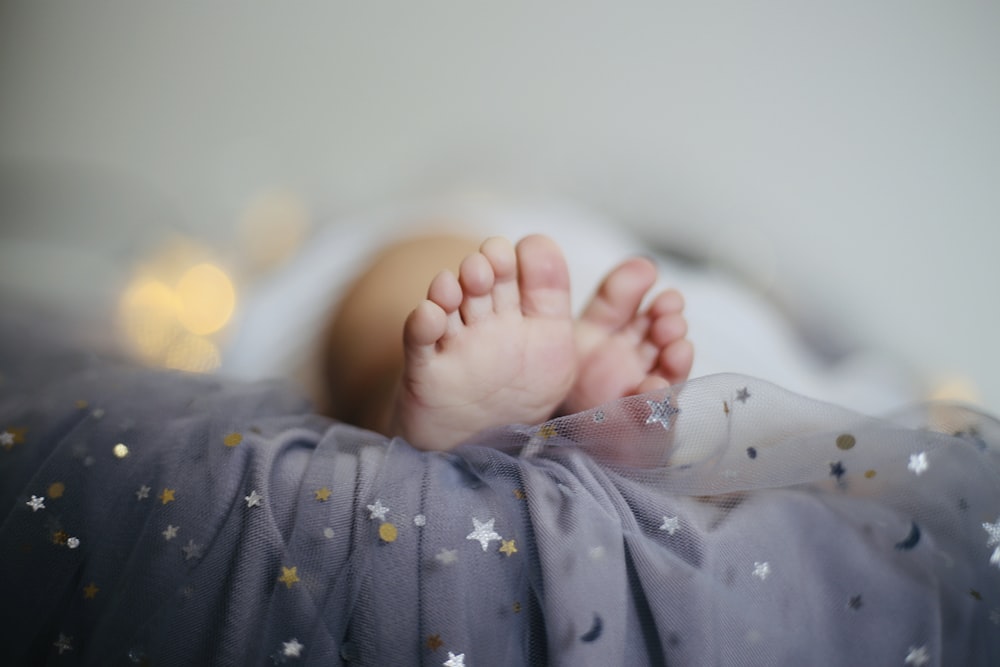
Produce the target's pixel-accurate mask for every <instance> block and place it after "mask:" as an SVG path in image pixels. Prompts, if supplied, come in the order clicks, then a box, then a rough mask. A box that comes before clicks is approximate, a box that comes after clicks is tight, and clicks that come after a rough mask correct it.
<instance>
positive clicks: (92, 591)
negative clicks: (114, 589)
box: [83, 581, 101, 600]
mask: <svg viewBox="0 0 1000 667" xmlns="http://www.w3.org/2000/svg"><path fill="white" fill-rule="evenodd" d="M100 590H101V589H100V588H98V587H97V584H95V583H94V582H93V581H92V582H90V583H89V584H88V585H87V586H86V587H85V588H84V589H83V597H84V598H86V599H87V600H93V599H94V598H95V597H97V593H98V591H100Z"/></svg>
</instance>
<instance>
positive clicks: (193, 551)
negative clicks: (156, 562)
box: [181, 540, 205, 560]
mask: <svg viewBox="0 0 1000 667" xmlns="http://www.w3.org/2000/svg"><path fill="white" fill-rule="evenodd" d="M181 551H183V552H184V560H192V559H194V558H201V557H202V556H203V555H204V554H205V545H204V544H197V543H196V542H195V541H194V540H188V543H187V544H186V545H184V546H183V547H181Z"/></svg>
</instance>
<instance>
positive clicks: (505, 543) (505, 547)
mask: <svg viewBox="0 0 1000 667" xmlns="http://www.w3.org/2000/svg"><path fill="white" fill-rule="evenodd" d="M500 541H501V542H502V544H501V545H500V549H499V551H500V553H505V554H507V558H510V557H511V556H513V555H514V554H516V553H517V547H516V546H514V540H500Z"/></svg>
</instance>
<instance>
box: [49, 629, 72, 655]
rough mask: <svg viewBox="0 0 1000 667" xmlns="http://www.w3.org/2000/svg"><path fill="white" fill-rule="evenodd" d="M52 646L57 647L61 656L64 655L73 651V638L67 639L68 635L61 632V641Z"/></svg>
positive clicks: (58, 640)
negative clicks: (64, 652) (65, 652)
mask: <svg viewBox="0 0 1000 667" xmlns="http://www.w3.org/2000/svg"><path fill="white" fill-rule="evenodd" d="M52 645H53V646H55V647H56V648H57V649H59V655H62V654H63V651H72V650H73V638H72V637H67V636H66V635H64V634H63V633H61V632H60V633H59V639H57V640H56V641H55V642H53V644H52Z"/></svg>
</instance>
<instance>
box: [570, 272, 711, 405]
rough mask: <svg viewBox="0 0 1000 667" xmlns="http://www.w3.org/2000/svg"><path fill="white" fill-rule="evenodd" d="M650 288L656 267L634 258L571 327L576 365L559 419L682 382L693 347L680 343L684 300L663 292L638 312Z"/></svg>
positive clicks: (610, 279)
mask: <svg viewBox="0 0 1000 667" xmlns="http://www.w3.org/2000/svg"><path fill="white" fill-rule="evenodd" d="M655 282H656V267H655V266H654V265H653V263H652V262H650V261H648V260H646V259H642V258H638V257H637V258H633V259H630V260H628V261H626V262H625V263H623V264H621V265H619V266H618V267H617V268H615V269H614V270H613V271H612V272H611V273H609V274H608V276H607V277H606V278H605V279H604V282H603V283H602V284H601V286H600V287H599V288H598V290H597V294H596V295H595V296H594V299H593V300H592V301H591V302H590V304H589V305H588V306H587V308H586V309H585V310H584V312H583V315H582V316H581V317H580V320H579V321H578V322H577V324H576V330H575V335H576V345H577V352H578V354H579V355H580V363H579V369H578V375H577V379H576V383H575V384H574V385H573V388H572V389H571V390H570V393H569V395H568V396H567V397H566V400H565V402H564V403H563V405H562V411H563V412H564V413H574V412H580V411H582V410H589V409H590V408H593V407H596V406H598V405H601V404H603V403H607V402H608V401H612V400H615V399H618V398H621V397H623V396H629V395H632V394H640V393H644V392H647V391H653V390H655V389H660V388H663V387H667V386H669V385H671V384H673V383H676V382H682V381H684V380H685V379H687V376H688V373H690V372H691V364H692V363H693V362H694V347H693V346H692V345H691V343H690V342H689V341H688V340H687V339H686V338H685V336H686V335H687V320H685V319H684V315H683V310H684V298H683V297H682V296H681V295H680V293H679V292H677V291H676V290H667V291H665V292H662V293H660V294H659V295H657V297H656V298H655V299H654V300H653V303H652V304H651V305H650V306H649V308H648V309H647V310H645V311H643V312H639V306H640V304H641V303H642V298H643V296H645V294H646V292H648V291H649V289H650V288H651V287H652V286H653V283H655Z"/></svg>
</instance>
